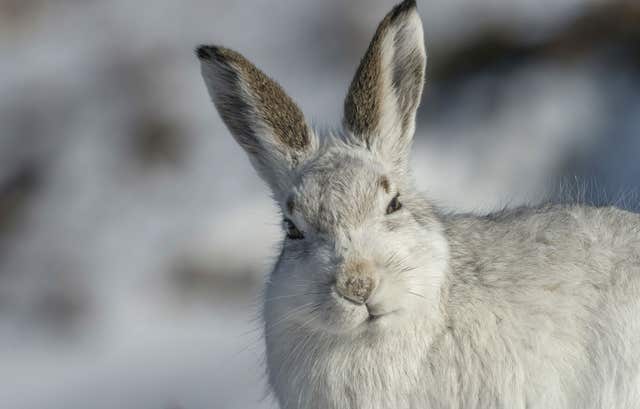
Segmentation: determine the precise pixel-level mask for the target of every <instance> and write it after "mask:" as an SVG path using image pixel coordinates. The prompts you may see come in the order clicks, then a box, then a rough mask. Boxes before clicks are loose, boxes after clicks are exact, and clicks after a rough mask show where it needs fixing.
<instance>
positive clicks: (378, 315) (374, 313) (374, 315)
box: [367, 306, 398, 323]
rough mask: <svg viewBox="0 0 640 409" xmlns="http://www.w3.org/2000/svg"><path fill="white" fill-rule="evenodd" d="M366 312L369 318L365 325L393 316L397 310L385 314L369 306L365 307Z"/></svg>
mask: <svg viewBox="0 0 640 409" xmlns="http://www.w3.org/2000/svg"><path fill="white" fill-rule="evenodd" d="M367 311H368V312H369V317H368V318H367V323H373V322H377V321H380V320H382V319H383V318H385V317H389V316H391V315H394V314H395V313H397V312H398V310H392V311H386V312H381V311H378V310H375V309H373V308H371V307H369V306H367Z"/></svg>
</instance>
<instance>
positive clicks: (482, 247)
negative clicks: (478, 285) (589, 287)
mask: <svg viewBox="0 0 640 409" xmlns="http://www.w3.org/2000/svg"><path fill="white" fill-rule="evenodd" d="M445 232H446V234H447V237H448V239H449V243H450V247H451V264H452V268H453V270H454V271H455V272H456V273H458V274H461V275H463V276H464V275H471V276H472V277H477V278H480V279H482V278H483V277H484V276H485V275H486V276H489V277H496V279H500V280H507V282H513V283H518V284H523V283H522V280H523V279H524V280H525V281H526V278H527V277H528V278H531V281H534V282H539V281H543V280H542V279H543V278H545V277H546V278H549V279H553V280H555V279H563V280H566V281H567V282H574V283H575V282H576V281H577V282H584V281H585V280H586V281H591V282H594V283H601V284H602V285H605V283H607V284H606V286H608V285H610V284H613V283H615V282H616V281H618V279H631V280H636V281H639V280H640V215H638V214H635V213H630V212H627V211H624V210H620V209H617V208H614V207H589V206H581V205H546V206H541V207H535V208H534V207H522V208H517V209H512V210H505V211H501V212H497V213H492V214H490V215H486V216H473V215H458V216H452V217H450V218H448V219H445Z"/></svg>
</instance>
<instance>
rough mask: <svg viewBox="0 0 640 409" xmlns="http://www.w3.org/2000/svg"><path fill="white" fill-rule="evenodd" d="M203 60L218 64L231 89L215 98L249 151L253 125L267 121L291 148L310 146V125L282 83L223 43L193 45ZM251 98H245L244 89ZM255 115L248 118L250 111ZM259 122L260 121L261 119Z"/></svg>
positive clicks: (233, 129)
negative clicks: (221, 44) (221, 45)
mask: <svg viewBox="0 0 640 409" xmlns="http://www.w3.org/2000/svg"><path fill="white" fill-rule="evenodd" d="M196 54H197V56H198V58H199V59H200V60H201V61H202V62H203V64H215V65H217V66H218V71H219V75H221V76H222V77H225V78H223V80H225V81H226V82H227V86H228V87H230V88H231V89H230V90H227V91H226V92H225V91H223V90H219V91H220V92H223V93H224V94H221V95H220V98H218V101H214V102H216V106H217V108H218V109H219V110H220V114H221V116H222V118H223V120H224V121H225V123H226V124H227V126H228V127H229V128H230V130H231V132H232V133H234V136H236V138H237V139H238V142H239V143H240V144H241V145H242V146H243V147H244V148H245V149H248V150H250V151H252V152H254V151H255V149H256V146H255V144H256V143H259V138H256V135H255V133H256V132H258V130H257V129H255V128H256V127H259V126H262V125H266V126H268V128H269V130H270V131H271V132H272V133H273V135H274V136H275V137H276V138H277V139H278V141H279V142H281V143H282V144H284V145H286V146H287V147H288V148H290V149H293V150H294V151H304V150H306V149H307V148H308V147H309V144H310V136H309V129H308V127H307V124H306V122H305V119H304V115H303V114H302V111H300V109H299V108H298V106H297V105H296V104H295V103H294V102H293V101H292V100H291V98H290V97H289V96H288V95H287V94H286V93H285V92H284V91H283V89H282V87H280V85H279V84H278V83H277V82H275V81H274V80H272V79H271V78H269V77H268V76H267V75H266V74H264V73H263V72H262V71H260V70H259V69H258V68H257V67H256V66H254V65H253V64H251V63H250V62H249V61H248V60H247V59H246V58H244V57H243V56H242V55H241V54H240V53H238V52H236V51H233V50H230V49H228V48H224V47H218V46H200V47H198V48H197V49H196ZM247 92H248V93H249V94H250V95H249V98H250V100H246V95H244V94H245V93H247ZM252 114H253V115H255V116H257V118H254V119H252V118H249V116H250V115H252ZM260 122H261V123H260Z"/></svg>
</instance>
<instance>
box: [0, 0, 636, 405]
mask: <svg viewBox="0 0 640 409" xmlns="http://www.w3.org/2000/svg"><path fill="white" fill-rule="evenodd" d="M392 5H393V2H392V1H388V0H386V1H383V0H352V1H349V2H343V1H338V0H323V1H322V2H320V1H314V0H298V1H296V2H295V3H294V2H289V1H284V0H270V1H243V2H236V1H231V0H207V1H204V0H186V1H181V2H171V1H161V0H156V1H153V0H144V1H135V2H132V1H129V0H110V1H98V0H83V1H79V0H76V1H74V0H53V1H51V0H1V1H0V406H1V407H2V408H11V409H13V408H19V409H40V408H42V409H44V408H46V409H57V408H91V409H93V408H115V407H117V408H125V409H128V408H132V409H133V408H136V409H147V408H148V409H178V408H180V409H199V408H268V407H272V406H273V404H272V402H271V400H270V399H269V398H266V399H263V397H264V396H265V395H266V393H265V390H266V389H265V386H264V379H263V376H262V374H263V368H262V364H261V350H262V343H261V342H260V332H259V328H260V324H259V321H257V320H256V317H257V315H258V306H259V299H260V288H261V286H262V283H263V281H264V279H265V275H266V273H267V272H268V270H269V266H270V264H271V262H272V260H273V257H274V255H275V247H276V243H277V240H278V238H279V236H280V232H279V227H278V226H279V220H278V219H277V217H276V212H275V211H274V208H273V206H272V204H271V203H270V201H269V199H268V195H267V191H266V188H265V187H264V186H262V185H261V183H260V182H259V180H258V178H257V177H256V176H255V175H254V174H253V171H252V169H251V168H250V165H249V162H248V160H247V159H246V158H245V157H244V154H243V152H242V151H241V150H240V148H238V147H237V146H236V145H235V143H234V142H233V140H232V138H231V137H230V135H229V134H228V133H227V131H226V129H225V128H224V126H223V124H222V122H221V121H220V119H219V117H218V116H217V114H216V113H215V111H214V109H213V107H212V105H211V104H210V102H209V100H208V97H207V95H206V90H205V87H204V85H203V83H202V80H201V78H200V73H199V66H198V63H197V61H196V59H195V57H194V56H193V48H194V46H195V45H197V44H200V43H207V42H213V43H220V44H224V45H226V46H229V47H232V48H235V49H237V50H238V51H240V52H242V53H243V54H245V55H246V56H247V57H248V58H249V59H251V60H252V61H254V62H255V63H256V64H257V65H258V66H260V67H261V68H263V69H264V70H265V71H266V72H267V73H269V74H271V75H272V76H273V77H274V78H276V79H277V80H278V81H279V82H280V83H281V84H282V85H283V86H284V88H285V89H286V90H287V91H288V92H289V93H290V95H292V97H293V98H294V99H295V100H296V101H298V102H299V104H300V105H301V107H302V108H303V110H304V111H305V113H306V114H307V117H308V118H310V119H312V120H313V121H314V123H316V124H318V125H320V126H332V125H334V124H336V123H338V121H339V120H340V110H341V107H342V98H343V97H344V94H345V92H346V89H347V86H348V84H349V81H350V79H351V75H352V74H353V73H354V71H355V67H356V65H357V63H358V61H359V59H360V57H361V55H362V53H363V52H364V50H365V48H366V46H367V44H368V41H369V39H370V37H371V36H372V34H373V32H374V30H375V27H376V24H377V22H378V21H379V20H380V19H381V18H382V17H383V16H384V14H385V13H386V12H387V11H388V10H389V9H390V7H391V6H392ZM418 6H419V9H420V13H421V15H422V18H423V22H424V27H425V37H426V41H427V48H428V52H429V63H428V73H427V77H428V82H427V87H426V92H425V97H424V100H423V103H422V107H421V112H420V115H419V123H418V130H417V134H416V142H415V150H414V157H413V165H414V169H415V173H416V176H417V179H418V181H419V185H420V187H421V188H423V189H424V190H425V191H426V192H428V194H429V195H430V197H432V198H433V199H434V200H436V201H437V202H438V203H439V204H441V205H443V206H446V207H448V208H451V209H457V210H475V211H488V210H491V209H495V208H497V207H500V206H504V205H505V204H510V205H517V204H521V203H525V202H528V201H532V200H533V201H536V200H537V198H540V197H543V196H545V195H546V196H551V195H553V193H552V192H553V191H554V190H555V188H556V187H557V186H558V185H561V184H563V183H564V184H566V183H567V182H566V181H567V180H568V181H569V182H568V184H569V185H570V186H573V188H575V187H576V186H578V187H580V190H581V195H582V196H583V197H584V199H585V200H588V201H591V202H596V203H597V202H602V201H615V202H616V203H618V204H619V205H621V206H625V207H627V208H630V209H638V208H639V207H640V206H638V204H640V200H638V199H636V198H634V195H635V189H637V187H638V181H639V180H640V161H639V160H638V157H639V155H640V3H638V2H637V1H634V0H629V1H602V0H599V1H597V0H543V1H540V0H517V1H512V0H492V1H476V0H455V1H451V0H422V1H420V0H419V1H418Z"/></svg>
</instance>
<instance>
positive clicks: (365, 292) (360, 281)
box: [336, 276, 375, 304]
mask: <svg viewBox="0 0 640 409" xmlns="http://www.w3.org/2000/svg"><path fill="white" fill-rule="evenodd" d="M374 288H375V282H374V280H373V279H372V278H371V277H366V276H364V277H363V276H356V277H348V276H347V277H344V278H342V279H338V280H337V282H336V291H337V292H338V294H340V295H341V296H343V297H344V298H346V299H348V300H350V301H353V302H354V303H356V304H364V303H365V302H367V300H368V299H369V297H370V296H371V293H372V292H373V289H374Z"/></svg>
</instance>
